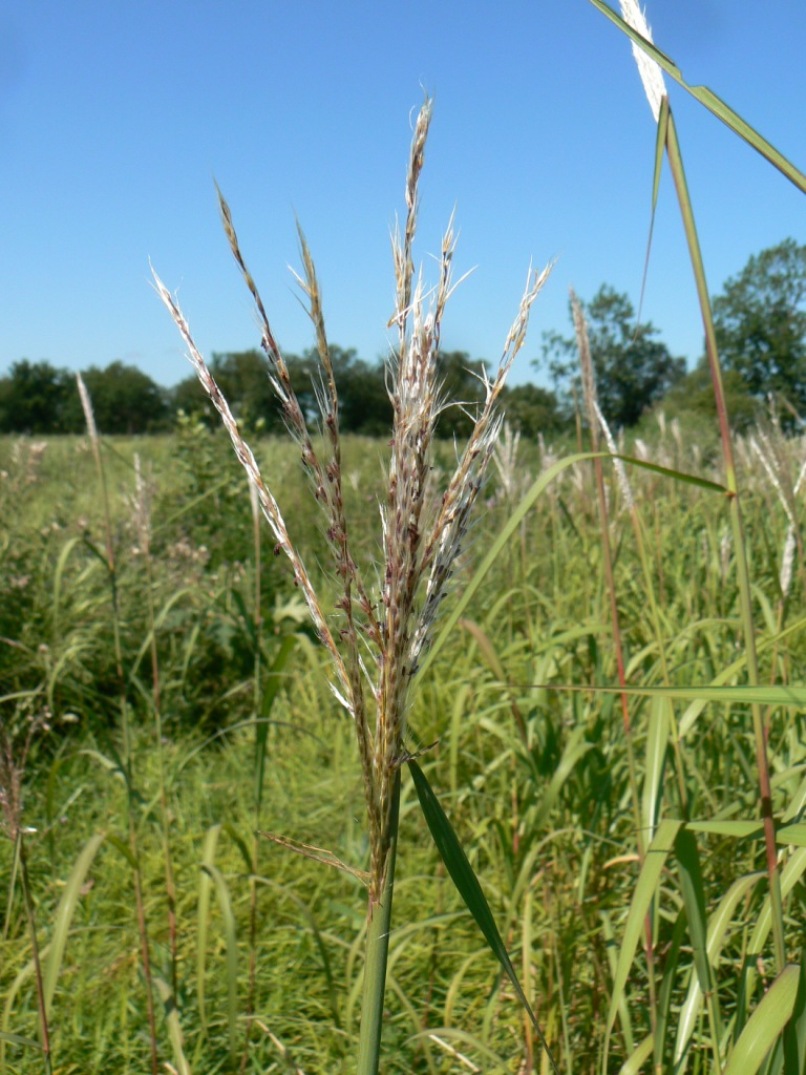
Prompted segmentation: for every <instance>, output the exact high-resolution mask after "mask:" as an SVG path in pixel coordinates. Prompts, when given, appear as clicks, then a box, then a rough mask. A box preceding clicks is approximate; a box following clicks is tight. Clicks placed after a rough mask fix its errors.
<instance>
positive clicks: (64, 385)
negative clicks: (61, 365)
mask: <svg viewBox="0 0 806 1075" xmlns="http://www.w3.org/2000/svg"><path fill="white" fill-rule="evenodd" d="M74 390H75V389H74V384H73V380H72V375H71V374H70V373H68V372H67V370H64V369H57V368H56V367H55V366H52V365H51V364H50V362H30V361H29V360H28V359H27V358H23V359H21V360H20V361H19V362H15V363H14V364H13V365H12V366H11V369H10V370H9V373H8V376H7V377H4V378H3V379H2V380H0V430H2V432H4V433H29V434H39V433H64V432H68V431H69V430H68V429H67V428H66V424H65V423H66V417H65V406H66V403H67V400H68V399H69V397H70V395H71V393H72V392H73V391H74Z"/></svg>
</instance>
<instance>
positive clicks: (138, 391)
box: [66, 362, 169, 436]
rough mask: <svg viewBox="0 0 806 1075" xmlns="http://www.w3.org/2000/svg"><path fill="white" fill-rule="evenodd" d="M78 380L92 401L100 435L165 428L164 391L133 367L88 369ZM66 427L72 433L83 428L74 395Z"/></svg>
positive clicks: (117, 365) (119, 364) (113, 365)
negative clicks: (80, 379)
mask: <svg viewBox="0 0 806 1075" xmlns="http://www.w3.org/2000/svg"><path fill="white" fill-rule="evenodd" d="M81 376H82V379H83V381H84V384H85V385H86V388H87V391H88V392H89V396H90V399H91V400H92V409H93V414H94V416H95V424H96V426H97V427H98V432H99V433H105V434H116V435H118V436H120V435H127V436H132V435H134V434H138V433H155V432H158V431H164V430H165V429H167V428H168V425H169V422H168V419H169V408H168V393H167V391H166V390H165V389H162V388H160V387H159V386H158V385H156V384H155V383H154V381H152V380H151V378H150V377H149V376H148V375H147V374H145V373H143V372H142V370H139V369H137V367H136V366H128V365H126V364H125V363H123V362H112V363H110V364H109V365H108V366H106V367H105V368H104V369H99V368H98V367H97V366H90V368H89V369H87V370H84V371H82V374H81ZM66 425H67V429H69V431H70V432H73V433H79V432H81V431H82V430H83V428H84V415H83V412H82V410H81V405H80V401H79V399H78V393H77V392H75V391H74V392H72V393H71V394H70V398H69V402H68V408H67V421H66Z"/></svg>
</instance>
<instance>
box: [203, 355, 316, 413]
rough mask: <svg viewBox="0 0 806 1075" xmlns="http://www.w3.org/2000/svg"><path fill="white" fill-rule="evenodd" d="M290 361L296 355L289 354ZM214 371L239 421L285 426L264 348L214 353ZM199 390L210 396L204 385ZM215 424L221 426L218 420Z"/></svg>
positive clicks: (209, 406) (210, 409)
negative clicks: (270, 379)
mask: <svg viewBox="0 0 806 1075" xmlns="http://www.w3.org/2000/svg"><path fill="white" fill-rule="evenodd" d="M286 361H288V362H289V363H291V364H293V363H294V362H295V359H294V357H293V356H286ZM210 372H211V373H212V375H213V377H214V378H215V380H216V382H217V383H218V386H219V388H220V389H221V391H222V392H223V393H224V395H225V396H226V397H227V400H228V401H229V405H230V407H232V410H233V413H234V414H235V417H236V418H237V419H238V420H239V421H241V422H245V423H248V424H249V423H255V422H257V421H260V422H261V423H262V424H263V426H264V428H266V429H267V430H274V431H277V430H281V429H282V428H283V419H282V415H281V412H280V405H279V403H278V401H277V398H276V396H275V394H274V389H273V388H272V386H271V382H270V381H269V366H268V362H267V360H266V356H265V355H264V354H263V352H262V351H258V350H255V349H253V350H250V351H227V352H224V353H214V354H213V356H212V359H211V361H210ZM183 383H184V382H183ZM199 392H200V393H201V398H202V399H206V397H205V395H204V391H203V389H201V386H199ZM188 398H190V395H189V393H188ZM204 406H205V410H206V411H207V412H209V414H211V415H212V404H211V403H206V404H204ZM199 408H201V404H199ZM214 424H215V425H216V426H217V425H218V422H214Z"/></svg>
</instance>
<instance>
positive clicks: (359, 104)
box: [0, 0, 806, 385]
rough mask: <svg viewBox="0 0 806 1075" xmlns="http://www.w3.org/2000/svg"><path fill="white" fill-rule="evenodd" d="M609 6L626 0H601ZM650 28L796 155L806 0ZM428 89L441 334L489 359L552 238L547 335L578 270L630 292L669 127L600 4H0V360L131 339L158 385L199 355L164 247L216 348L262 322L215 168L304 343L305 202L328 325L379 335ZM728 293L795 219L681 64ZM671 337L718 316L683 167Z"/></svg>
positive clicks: (667, 269)
mask: <svg viewBox="0 0 806 1075" xmlns="http://www.w3.org/2000/svg"><path fill="white" fill-rule="evenodd" d="M614 2H615V0H614ZM647 16H648V18H649V21H650V23H651V25H652V27H653V31H654V35H655V40H656V42H657V44H658V45H659V46H660V47H661V48H662V49H664V50H665V51H666V52H667V53H668V54H669V55H670V56H671V57H672V59H673V60H674V61H675V62H676V63H677V64H678V66H679V67H680V68H681V69H682V71H683V74H684V76H685V77H686V78H687V79H688V80H689V81H691V82H704V83H706V84H707V85H709V86H710V87H711V88H712V89H713V90H714V91H715V92H717V93H718V94H720V95H721V96H723V97H724V98H725V99H726V100H727V101H728V102H729V103H730V104H731V105H732V106H733V107H734V108H735V109H737V111H739V112H740V113H741V114H742V115H743V116H744V117H745V118H746V119H747V120H748V121H749V122H750V123H752V124H753V125H755V126H756V127H757V128H758V129H759V130H760V131H761V132H762V133H763V134H764V135H765V136H766V137H767V138H768V139H769V140H770V141H771V142H772V143H773V144H774V145H775V146H777V147H778V148H779V149H780V150H781V151H782V152H783V153H785V154H786V155H787V156H789V157H790V159H792V160H793V161H794V163H795V164H797V165H798V166H799V167H800V168H801V169H803V168H804V167H806V122H805V121H804V116H806V64H804V62H803V51H804V46H805V45H806V4H804V3H803V2H802V0H767V2H766V3H763V4H761V3H758V2H751V0H649V2H648V5H647ZM423 87H424V88H425V89H426V90H427V91H428V92H429V93H431V94H432V95H433V96H434V98H435V115H434V122H433V125H432V130H431V137H430V141H429V148H428V152H427V155H426V166H425V170H424V173H423V179H422V185H421V196H422V213H421V218H420V229H419V232H418V244H417V253H418V257H419V259H421V260H423V261H426V262H427V260H428V258H429V255H430V254H431V253H433V252H435V251H437V250H438V249H439V243H440V237H441V232H442V229H443V227H444V225H445V224H446V222H447V220H448V217H449V215H450V213H451V211H452V210H453V209H454V207H455V209H456V221H457V225H458V228H459V230H460V240H459V247H458V251H457V254H456V259H455V265H456V267H457V270H458V271H463V270H466V269H470V268H473V267H474V266H475V271H474V273H473V275H472V276H471V277H470V278H469V279H468V280H467V281H466V282H465V283H464V284H463V285H462V287H461V288H460V289H459V291H458V293H457V295H456V297H455V299H454V301H453V304H452V307H451V308H449V310H448V313H447V317H446V322H445V326H444V329H443V346H445V347H446V348H447V349H461V350H465V351H468V352H469V353H470V354H471V356H472V357H477V358H486V359H488V360H491V361H494V360H495V359H496V358H497V356H498V353H499V350H500V347H501V345H502V343H503V341H504V338H505V336H506V332H507V329H508V327H509V324H510V321H511V319H512V317H513V315H514V313H515V311H516V309H517V305H518V301H519V299H520V295H521V292H522V289H523V285H524V282H525V277H526V271H527V268H528V266H529V263H530V261H534V263H535V264H536V265H539V264H543V263H544V262H546V261H547V260H549V259H551V258H556V259H557V265H556V268H555V270H554V274H553V276H552V279H551V280H550V282H549V284H548V285H547V287H546V289H545V290H544V292H543V295H542V296H541V298H540V299H539V300H538V303H537V306H536V307H535V312H534V316H533V321H532V328H531V330H530V335H529V339H528V341H527V345H526V347H525V349H524V352H522V355H521V357H520V358H519V359H518V362H517V365H516V369H515V371H514V379H515V380H516V381H523V380H532V379H537V380H541V379H542V378H541V376H540V374H539V373H538V372H537V371H535V370H534V369H533V368H532V366H531V365H530V360H531V359H533V358H535V357H537V356H538V355H539V353H540V342H541V332H542V331H543V330H547V329H554V330H559V331H562V332H567V331H568V330H569V326H568V319H567V296H568V288H569V287H571V286H573V287H574V288H575V290H576V291H577V293H578V294H579V295H580V297H581V298H583V299H589V298H591V297H592V296H593V294H594V293H595V291H596V290H597V289H598V287H599V285H600V284H602V283H605V282H606V283H608V284H610V285H612V286H613V287H615V288H616V289H617V290H619V291H624V292H627V293H628V294H629V296H630V298H631V299H632V301H633V302H634V303H635V304H637V302H638V298H639V293H640V286H641V277H642V272H643V263H644V254H645V248H646V240H647V230H648V224H649V208H650V194H651V180H652V167H653V154H654V136H655V131H654V123H653V121H652V116H651V113H650V110H649V107H648V105H647V103H646V100H645V98H644V96H643V92H642V89H641V85H640V82H639V79H638V75H637V73H636V70H635V66H634V63H633V60H632V57H631V54H630V49H629V45H628V43H627V42H626V41H625V40H624V39H623V38H622V37H621V35H620V34H619V33H618V32H617V30H616V29H615V28H614V27H613V26H612V25H611V24H610V23H609V21H608V20H606V19H605V18H604V17H603V16H602V15H601V14H600V13H599V12H597V11H596V10H595V8H594V7H593V6H592V5H591V4H589V3H588V2H587V0H561V2H555V3H551V4H549V3H546V2H545V0H531V2H521V0H510V2H509V3H505V4H497V5H493V4H491V3H480V2H474V0H463V2H458V0H429V2H424V0H398V2H397V3H385V2H382V0H381V2H379V0H343V2H341V3H333V2H330V3H328V2H326V0H240V2H239V0H231V2H230V3H227V4H224V3H221V2H218V0H216V2H213V0H192V2H190V0H159V2H155V0H137V2H136V3H135V2H132V0H114V2H112V3H109V2H108V0H106V2H103V3H102V2H100V0H71V2H70V3H61V2H56V0H48V2H45V0H27V2H26V3H25V4H15V5H12V4H5V5H2V6H0V372H4V371H6V370H7V369H8V367H9V366H10V365H11V363H12V362H14V361H16V360H18V359H20V358H23V357H27V358H29V359H31V360H39V359H47V360H49V361H50V362H52V363H54V364H55V365H57V366H66V367H69V368H71V369H79V368H85V367H87V366H89V365H100V366H105V365H107V364H108V363H109V362H111V361H113V360H115V359H121V360H123V361H124V362H127V363H131V364H134V365H137V366H138V367H140V368H141V369H143V370H144V371H145V372H147V373H148V374H149V375H150V376H152V377H153V378H154V379H155V380H157V381H158V382H160V383H162V384H167V385H170V384H174V383H176V382H177V381H178V380H180V379H181V378H182V377H184V376H186V375H187V374H188V373H189V371H190V367H189V365H188V364H187V362H186V360H185V359H184V358H183V349H182V346H181V341H180V340H179V337H178V334H177V333H176V331H175V329H174V327H173V325H172V324H171V323H170V320H169V318H168V316H167V314H166V313H165V311H164V309H163V308H162V306H161V304H160V303H159V301H158V300H157V298H156V295H155V294H154V292H153V290H152V288H151V287H150V284H149V270H148V260H149V258H151V260H152V261H153V263H154V265H155V267H156V269H157V270H158V272H159V273H160V275H161V277H162V278H163V280H164V281H165V283H166V284H167V285H168V286H169V287H170V288H171V289H172V290H176V291H177V292H178V296H179V300H180V303H181V304H182V306H183V308H184V311H185V314H186V315H187V317H188V319H189V321H190V325H191V329H192V330H193V332H194V335H195V336H196V341H197V343H198V345H199V346H200V348H201V349H202V351H203V352H204V353H207V354H209V353H210V352H212V351H225V350H240V349H245V348H248V347H252V346H256V345H257V343H258V333H257V329H256V324H255V320H254V317H253V314H252V311H251V307H250V303H249V298H248V295H247V293H246V292H245V289H244V288H243V286H242V285H241V283H240V280H239V278H238V276H237V272H236V269H235V266H234V264H233V262H232V260H231V258H230V256H229V253H228V250H227V247H226V243H225V239H224V236H223V232H222V231H221V227H220V223H219V218H218V210H217V205H216V200H215V193H214V185H213V181H214V179H215V180H217V181H218V183H219V184H220V186H221V188H222V190H223V191H224V193H225V195H226V197H227V199H228V201H229V203H230V206H231V208H232V212H233V216H234V220H235V223H236V227H237V228H238V231H239V235H240V238H241V242H242V246H243V249H244V252H245V255H246V257H247V260H248V262H249V264H250V267H251V268H252V270H253V273H254V275H255V277H256V279H257V281H258V285H259V287H260V289H261V292H262V294H263V299H264V302H265V304H266V306H267V308H268V310H269V314H270V317H271V320H272V325H273V328H274V331H275V335H276V336H277V338H278V340H279V341H280V343H281V345H282V346H283V347H284V349H286V350H287V351H289V352H299V351H301V350H303V349H304V348H306V347H308V346H310V345H311V344H312V332H311V330H310V327H309V323H308V321H307V319H306V317H305V315H304V313H303V312H302V310H301V308H300V305H299V302H298V299H297V292H296V290H295V287H294V284H293V281H292V278H291V275H290V273H289V272H288V265H289V264H290V265H292V266H294V267H296V266H297V265H298V256H297V242H296V234H295V217H298V218H299V220H300V222H301V224H302V227H303V229H304V230H305V233H306V235H307V238H308V241H309V244H310V247H311V249H312V251H313V254H314V257H315V260H316V263H317V269H318V272H319V276H320V282H321V286H322V291H323V295H324V302H325V310H326V316H327V325H328V332H329V336H330V339H331V341H332V342H333V343H337V344H339V345H341V346H343V347H355V348H356V349H357V350H358V353H359V354H360V355H361V356H362V357H364V358H367V359H375V358H376V357H378V356H380V355H382V354H383V353H385V351H386V349H387V347H388V345H389V342H390V334H389V330H388V329H387V328H386V325H387V321H388V319H389V316H390V314H391V311H392V298H393V277H392V269H391V258H390V255H389V233H390V230H391V228H392V227H393V225H394V221H395V216H396V214H401V215H402V213H403V209H404V205H403V180H404V174H405V165H406V155H407V151H408V146H409V142H410V136H411V122H412V119H413V115H414V111H415V110H416V108H417V106H418V105H419V103H420V102H421V100H422V92H423V90H422V88H423ZM670 95H671V101H672V108H673V110H674V113H675V117H676V120H677V125H678V130H679V134H680V138H681V144H682V148H683V154H684V160H685V164H686V168H687V172H688V179H689V185H690V188H691V193H692V198H693V201H694V206H695V212H696V213H697V221H698V225H699V229H700V237H701V243H702V247H703V252H704V256H705V261H706V268H707V271H708V277H709V285H710V289H711V291H712V293H715V292H717V291H718V290H719V289H720V288H721V286H722V284H723V283H724V281H725V279H726V278H727V277H729V276H732V275H735V274H736V273H737V272H739V271H740V269H741V268H742V267H743V265H744V264H745V262H746V261H747V259H748V257H749V256H750V255H751V254H753V253H756V252H758V251H759V250H761V249H763V248H764V247H767V246H772V245H774V244H776V243H778V242H780V241H781V240H782V239H784V238H786V237H787V236H792V237H794V238H795V239H797V240H798V241H799V242H804V241H806V213H805V212H804V210H805V209H806V205H805V204H804V201H803V197H802V195H801V194H800V193H799V192H798V191H797V190H796V189H795V188H794V187H793V186H792V185H791V184H790V183H788V182H787V181H786V180H785V179H784V178H783V177H782V176H780V175H779V174H778V173H777V172H775V170H774V169H773V168H772V167H771V166H770V165H768V164H767V163H766V162H765V161H764V160H762V159H761V158H760V157H759V156H758V155H756V154H755V153H754V152H753V151H752V150H751V149H750V148H749V147H747V146H746V145H744V144H743V143H740V142H739V141H738V140H737V139H736V138H735V136H733V135H731V134H730V132H728V131H727V130H726V128H724V127H723V126H722V125H721V124H720V123H719V122H718V121H717V120H716V119H714V117H712V116H711V115H710V114H708V113H706V112H705V111H704V110H703V109H702V108H701V107H700V106H698V105H697V104H696V103H694V102H693V101H691V100H690V98H689V97H688V96H687V95H686V94H685V92H684V91H683V90H681V89H680V88H679V87H677V86H676V85H674V84H670ZM642 316H643V318H644V319H647V320H651V321H652V322H653V323H654V324H655V325H656V326H657V327H658V328H659V329H660V330H661V334H662V338H663V339H664V341H665V342H666V343H667V344H668V345H669V347H670V348H671V350H672V351H673V353H675V354H681V355H685V356H686V357H688V358H689V359H690V360H695V359H696V358H697V357H698V356H699V353H700V350H701V339H702V332H701V326H700V321H699V314H698V309H697V305H696V299H695V294H694V287H693V284H692V280H691V273H690V270H689V268H688V264H687V255H686V250H685V244H684V239H683V235H682V230H681V227H680V222H679V215H678V211H677V208H676V203H675V201H674V198H673V190H672V186H671V181H670V177H669V175H668V172H666V173H665V174H664V180H663V183H662V187H661V200H660V209H659V214H658V219H657V222H656V226H655V235H654V244H653V250H652V259H651V263H650V269H649V277H648V282H647V289H646V295H645V299H644V307H643V314H642Z"/></svg>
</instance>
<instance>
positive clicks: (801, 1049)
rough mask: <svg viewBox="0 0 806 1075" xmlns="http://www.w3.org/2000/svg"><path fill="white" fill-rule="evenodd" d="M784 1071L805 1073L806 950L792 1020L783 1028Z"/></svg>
mask: <svg viewBox="0 0 806 1075" xmlns="http://www.w3.org/2000/svg"><path fill="white" fill-rule="evenodd" d="M784 1065H785V1066H784V1071H785V1073H786V1075H789V1073H790V1072H793V1073H794V1072H798V1073H800V1072H802V1071H806V948H804V950H803V952H802V954H801V959H800V976H799V979H798V992H797V995H796V997H795V1006H794V1009H793V1011H792V1018H791V1019H790V1020H789V1022H788V1023H787V1025H786V1027H785V1028H784Z"/></svg>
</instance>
